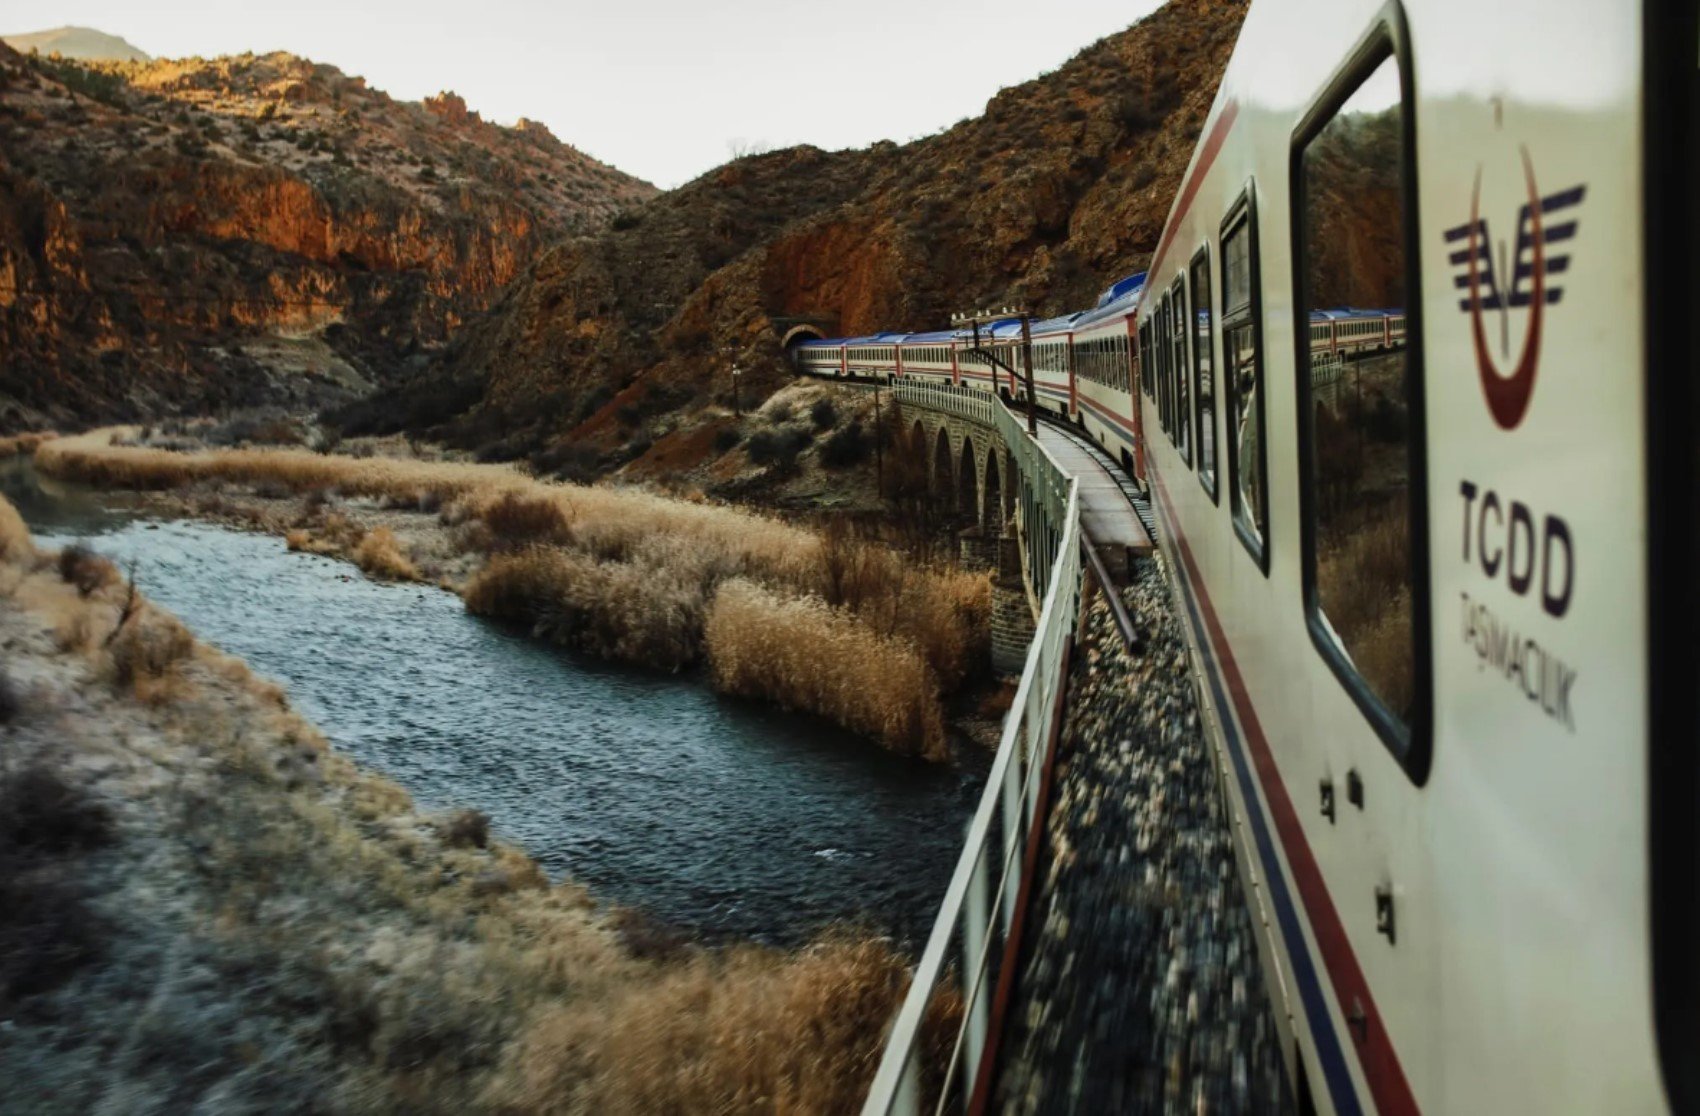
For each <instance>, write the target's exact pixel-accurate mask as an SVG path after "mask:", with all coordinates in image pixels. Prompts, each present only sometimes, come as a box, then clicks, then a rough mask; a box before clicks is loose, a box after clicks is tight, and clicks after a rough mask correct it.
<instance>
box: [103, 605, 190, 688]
mask: <svg viewBox="0 0 1700 1116" xmlns="http://www.w3.org/2000/svg"><path fill="white" fill-rule="evenodd" d="M194 650H195V639H194V637H193V636H191V635H190V634H189V629H187V628H185V627H184V626H183V625H182V624H180V623H178V621H177V618H176V617H174V616H171V615H170V614H168V613H164V612H160V611H159V610H158V609H155V608H152V607H151V606H147V605H145V604H144V605H143V606H142V608H141V609H140V610H139V611H137V612H136V613H135V614H134V615H132V616H130V617H128V618H126V619H125V620H124V621H123V622H122V626H120V627H119V628H117V629H115V630H114V631H113V633H112V635H111V637H110V638H109V639H108V640H107V654H108V656H109V660H110V670H111V675H112V681H113V684H114V685H117V686H119V687H121V688H124V689H127V690H129V691H131V692H132V693H134V694H135V695H136V697H138V698H140V699H141V700H143V701H146V702H149V703H153V704H160V703H163V702H166V701H169V700H171V699H172V698H173V697H175V696H176V695H177V694H178V692H179V690H180V688H181V686H182V685H183V673H182V672H183V667H184V664H185V663H186V662H187V661H188V659H189V657H190V656H191V655H192V654H193V653H194Z"/></svg>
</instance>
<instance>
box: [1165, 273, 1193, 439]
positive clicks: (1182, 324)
mask: <svg viewBox="0 0 1700 1116" xmlns="http://www.w3.org/2000/svg"><path fill="white" fill-rule="evenodd" d="M1171 290H1172V291H1173V297H1174V309H1173V311H1172V313H1173V314H1174V317H1173V318H1172V319H1171V320H1170V322H1169V339H1170V352H1171V353H1172V354H1173V355H1171V356H1170V358H1169V366H1170V375H1171V376H1173V377H1174V390H1173V392H1172V394H1173V396H1174V400H1175V424H1174V425H1175V448H1176V449H1178V450H1180V451H1181V460H1183V461H1185V462H1186V463H1187V464H1188V465H1191V464H1192V440H1191V439H1190V438H1189V437H1188V434H1189V432H1190V431H1191V430H1192V407H1191V405H1190V403H1189V400H1190V398H1191V393H1190V392H1189V391H1188V388H1187V377H1188V372H1187V359H1186V333H1187V313H1186V285H1185V284H1184V283H1183V282H1182V280H1180V279H1178V278H1177V279H1176V280H1175V283H1174V286H1173V287H1172V288H1171Z"/></svg>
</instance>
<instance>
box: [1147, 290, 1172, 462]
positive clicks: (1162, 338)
mask: <svg viewBox="0 0 1700 1116" xmlns="http://www.w3.org/2000/svg"><path fill="white" fill-rule="evenodd" d="M1152 332H1153V333H1155V334H1156V336H1157V421H1158V423H1159V424H1160V425H1161V426H1162V427H1163V432H1164V433H1165V434H1169V435H1170V437H1171V438H1172V437H1173V436H1174V435H1173V434H1172V433H1170V426H1169V346H1168V337H1169V296H1168V295H1166V294H1165V295H1164V296H1163V301H1162V302H1160V303H1158V304H1157V326H1156V328H1155V329H1154V330H1153V331H1152Z"/></svg>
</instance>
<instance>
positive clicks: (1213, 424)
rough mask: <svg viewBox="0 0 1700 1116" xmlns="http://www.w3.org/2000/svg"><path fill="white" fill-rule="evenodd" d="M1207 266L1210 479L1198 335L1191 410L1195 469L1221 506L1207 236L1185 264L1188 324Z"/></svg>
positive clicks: (1212, 277) (1217, 374) (1217, 377)
mask: <svg viewBox="0 0 1700 1116" xmlns="http://www.w3.org/2000/svg"><path fill="white" fill-rule="evenodd" d="M1200 265H1202V266H1203V268H1204V300H1205V305H1204V314H1205V323H1206V325H1205V330H1204V338H1203V352H1204V353H1205V354H1206V355H1207V357H1208V359H1209V361H1210V385H1211V386H1210V449H1211V456H1210V479H1209V480H1208V481H1206V480H1205V479H1204V413H1203V411H1202V409H1201V408H1200V407H1199V405H1198V404H1199V400H1201V399H1202V398H1204V378H1203V376H1202V375H1201V373H1202V372H1203V368H1202V367H1200V365H1199V351H1200V350H1199V338H1198V337H1196V336H1194V337H1193V339H1192V412H1193V416H1194V419H1195V421H1194V426H1195V427H1196V429H1195V430H1194V432H1193V440H1194V441H1195V442H1197V444H1198V453H1197V454H1196V466H1195V471H1196V472H1197V473H1198V483H1199V484H1200V485H1202V486H1203V487H1204V491H1205V492H1207V493H1209V495H1210V502H1211V503H1212V504H1214V505H1216V506H1217V507H1221V506H1222V440H1221V439H1220V438H1218V437H1217V431H1218V430H1219V429H1220V427H1221V424H1220V423H1219V422H1218V421H1217V416H1218V415H1220V414H1221V412H1222V393H1221V390H1220V388H1221V383H1222V371H1221V367H1220V364H1219V362H1218V360H1217V357H1216V269H1215V267H1214V266H1213V265H1212V264H1211V262H1210V242H1209V241H1208V240H1207V241H1205V242H1204V243H1203V244H1201V245H1199V246H1198V251H1196V252H1194V253H1193V254H1192V259H1191V260H1190V261H1189V262H1188V263H1187V266H1186V279H1187V288H1188V290H1190V291H1191V293H1192V303H1193V306H1192V321H1191V322H1189V323H1188V324H1189V326H1192V325H1196V323H1197V320H1198V269H1199V266H1200Z"/></svg>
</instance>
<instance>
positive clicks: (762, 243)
mask: <svg viewBox="0 0 1700 1116" xmlns="http://www.w3.org/2000/svg"><path fill="white" fill-rule="evenodd" d="M1243 10H1244V9H1243V7H1242V6H1241V5H1239V4H1234V3H1229V2H1227V0H1173V2H1172V3H1170V4H1169V5H1168V6H1167V7H1165V8H1163V9H1161V10H1160V11H1158V12H1157V13H1155V14H1154V15H1152V16H1150V17H1149V18H1147V19H1145V20H1143V21H1142V22H1140V23H1139V24H1137V25H1135V26H1134V27H1132V28H1130V29H1129V30H1127V31H1124V32H1121V33H1119V34H1116V35H1112V36H1109V37H1108V38H1105V39H1103V40H1101V41H1099V42H1097V43H1095V44H1093V45H1091V46H1089V47H1087V48H1086V49H1085V50H1083V51H1081V53H1080V54H1079V55H1077V56H1076V57H1075V58H1074V59H1072V60H1071V61H1069V62H1068V63H1067V64H1065V65H1064V66H1062V67H1061V68H1059V69H1058V70H1056V71H1055V72H1053V73H1050V74H1046V75H1044V76H1042V77H1040V78H1038V79H1036V80H1034V81H1030V82H1027V83H1025V84H1023V85H1019V86H1016V87H1013V88H1009V89H1005V90H1003V91H1002V92H1000V93H999V94H998V95H997V96H996V97H995V98H993V99H992V100H991V102H990V103H988V105H987V106H986V111H985V113H984V114H983V115H982V116H979V117H977V118H974V119H971V120H965V121H963V122H961V123H959V124H957V125H956V126H955V127H952V128H950V129H948V130H946V131H944V132H942V133H940V134H938V135H935V136H931V137H928V138H926V139H922V140H919V141H916V142H914V143H911V144H907V145H904V146H898V145H895V144H890V143H885V144H878V145H875V146H874V147H872V148H869V149H866V150H862V151H852V152H839V153H831V154H828V153H823V152H820V151H817V150H814V149H812V148H796V149H792V150H787V151H780V152H775V153H773V154H768V155H760V156H755V157H751V158H746V159H741V160H739V161H737V162H734V163H731V164H729V165H727V166H725V167H722V168H720V169H719V170H717V171H714V172H712V173H710V174H708V175H706V176H704V177H703V178H700V179H698V180H697V181H695V182H693V183H690V184H689V185H687V186H685V187H682V188H681V189H679V190H676V191H673V192H671V193H669V194H666V195H664V196H662V197H660V198H657V199H655V200H653V201H650V202H648V203H646V204H644V205H641V206H638V207H636V208H634V209H633V210H631V211H629V212H628V213H626V214H623V215H622V217H621V218H620V219H619V220H617V221H616V222H615V223H614V225H613V227H611V228H610V229H609V230H608V231H607V232H605V233H602V234H600V235H599V236H597V237H594V238H590V239H585V240H580V241H576V242H573V243H570V244H564V245H562V246H560V247H558V248H557V249H555V250H554V251H553V252H551V253H549V254H547V255H545V256H544V257H542V258H540V259H539V260H538V261H537V262H536V263H535V264H534V265H533V266H531V267H530V268H528V269H526V271H525V272H524V273H523V274H522V275H521V276H520V277H519V279H518V280H517V281H516V282H515V283H514V285H513V286H512V288H510V289H509V290H508V291H507V292H506V293H505V294H504V296H503V297H502V299H501V300H500V301H499V302H498V303H497V304H496V305H495V306H494V307H493V308H492V310H491V311H490V312H489V313H488V314H486V315H484V316H482V317H480V318H478V319H477V320H475V321H472V322H470V323H469V324H468V325H467V326H466V328H465V329H463V330H462V331H461V332H460V334H459V335H457V337H456V338H455V340H454V342H453V344H452V345H451V346H450V348H449V350H448V351H447V353H446V354H445V357H444V359H443V360H442V361H441V362H440V363H439V364H437V365H436V366H435V367H434V368H433V369H432V371H431V373H430V375H429V377H428V378H427V379H425V380H423V381H421V382H420V384H419V385H418V390H419V391H421V392H423V393H425V394H426V395H428V396H430V397H431V398H433V399H436V398H439V397H440V396H439V395H438V394H437V393H440V392H441V391H442V390H443V385H445V384H453V385H455V386H456V391H457V393H458V397H459V398H460V399H462V400H476V403H474V405H473V406H472V408H471V409H470V411H469V413H468V415H467V416H466V417H465V418H464V419H463V420H462V422H461V423H460V425H459V434H460V436H461V438H462V439H463V440H465V441H467V442H469V443H471V442H489V441H491V440H500V443H501V445H502V446H505V447H507V448H509V449H513V448H524V447H534V446H536V445H539V444H543V443H547V442H550V441H552V440H559V439H562V438H563V436H565V437H566V438H568V439H572V438H576V437H578V436H579V435H584V436H593V437H594V439H597V440H605V439H606V438H608V437H610V436H611V435H609V434H607V433H605V431H607V430H608V429H609V428H611V427H616V428H617V424H610V423H608V422H606V421H605V416H601V415H598V414H596V413H595V412H596V411H597V408H598V407H602V408H603V409H604V410H607V409H609V408H616V407H625V408H630V407H634V406H642V405H644V399H645V398H646V397H648V398H653V399H655V400H656V402H654V403H652V404H649V406H650V409H651V410H654V411H657V412H665V411H670V410H677V409H684V410H686V411H689V410H691V409H692V408H695V407H698V406H701V405H702V404H704V403H705V402H707V401H708V400H710V399H712V398H721V400H722V402H724V401H725V400H724V398H723V397H725V396H727V394H728V392H729V387H730V378H729V369H730V366H731V364H732V362H733V361H737V362H738V364H739V365H740V367H741V368H742V369H743V371H744V376H743V378H742V379H743V384H744V388H745V391H746V392H747V393H749V395H750V397H751V398H759V397H760V396H761V395H762V394H764V393H766V392H768V391H771V390H772V389H773V388H775V387H777V386H778V385H779V384H780V383H781V382H783V380H784V378H785V377H786V376H787V375H788V372H787V369H786V366H785V364H784V362H783V360H782V352H781V348H780V341H781V335H782V331H781V329H780V328H777V325H778V324H780V323H776V319H786V318H792V317H809V316H817V315H818V316H825V317H827V318H830V319H833V320H834V322H835V325H834V326H833V328H835V329H836V330H838V331H840V332H843V333H849V334H853V333H858V332H863V331H868V330H873V329H880V328H894V327H895V328H919V327H928V326H937V325H939V324H941V323H942V322H944V321H945V320H946V319H947V316H948V314H949V313H950V311H952V310H953V309H959V308H962V307H964V306H968V305H971V304H985V303H987V302H997V303H1007V302H1014V301H1021V300H1025V301H1027V302H1028V303H1029V304H1030V305H1032V306H1034V307H1036V308H1038V309H1041V310H1044V311H1053V310H1054V311H1061V310H1065V309H1072V308H1077V307H1082V306H1086V305H1090V304H1091V303H1092V301H1093V300H1094V299H1095V298H1096V296H1097V294H1098V292H1099V291H1100V290H1101V289H1102V288H1103V287H1104V286H1106V285H1107V284H1109V283H1110V282H1112V281H1114V280H1115V279H1117V278H1120V277H1121V276H1123V275H1126V274H1128V273H1131V272H1133V271H1136V270H1138V269H1140V268H1141V267H1143V266H1144V265H1145V263H1146V262H1147V259H1148V256H1149V253H1150V251H1151V249H1152V248H1153V247H1154V246H1155V244H1156V241H1157V238H1158V235H1159V232H1160V230H1161V227H1162V223H1163V220H1164V218H1165V217H1166V216H1167V213H1168V208H1169V204H1170V202H1171V200H1172V199H1173V197H1174V194H1175V191H1176V189H1177V188H1178V186H1179V183H1180V179H1181V175H1182V174H1183V173H1184V171H1185V168H1186V164H1187V161H1188V159H1189V158H1190V156H1191V153H1192V149H1193V146H1194V144H1195V143H1196V141H1197V136H1198V133H1199V130H1200V128H1201V127H1202V125H1203V122H1204V118H1205V115H1206V114H1207V112H1208V111H1209V106H1210V102H1211V100H1212V98H1213V96H1214V94H1215V89H1216V84H1217V82H1218V80H1219V78H1220V75H1221V71H1222V69H1223V67H1224V66H1225V65H1226V62H1227V58H1228V55H1229V53H1230V52H1231V50H1232V47H1233V43H1234V39H1235V37H1236V35H1237V33H1238V28H1239V23H1240V19H1241V16H1242V14H1243ZM616 392H618V393H619V394H618V395H615V393H616ZM746 402H748V400H746ZM404 411H405V407H404V406H403V407H390V408H388V409H387V410H386V412H385V413H386V414H387V415H389V416H391V417H392V420H394V417H395V416H398V415H401V414H402V413H403V412H404ZM369 417H370V416H369ZM428 417H429V418H430V419H431V420H433V421H435V420H437V419H440V417H441V416H440V414H437V413H432V414H431V415H429V416H428ZM580 423H587V425H586V426H585V428H584V429H583V430H582V431H580V432H579V435H575V434H573V431H574V430H575V427H578V426H579V424H580ZM626 425H627V426H628V427H629V425H630V424H626ZM640 434H641V432H640Z"/></svg>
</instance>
